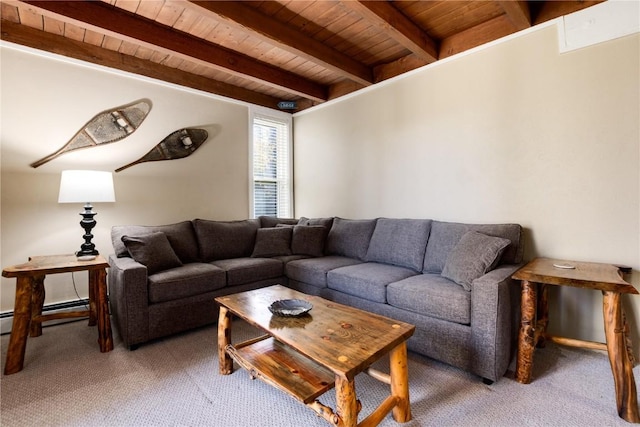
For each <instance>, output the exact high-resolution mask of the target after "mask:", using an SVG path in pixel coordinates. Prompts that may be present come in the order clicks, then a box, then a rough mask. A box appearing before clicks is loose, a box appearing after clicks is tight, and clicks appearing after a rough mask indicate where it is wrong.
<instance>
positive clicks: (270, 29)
mask: <svg viewBox="0 0 640 427" xmlns="http://www.w3.org/2000/svg"><path fill="white" fill-rule="evenodd" d="M190 3H192V4H194V5H196V6H199V8H201V9H203V10H206V11H207V12H209V13H213V14H214V15H215V17H216V18H218V19H223V20H224V21H225V22H227V23H228V24H230V25H235V26H236V27H237V26H240V27H242V28H245V29H247V28H248V29H250V30H251V31H252V32H254V33H255V35H256V36H257V37H258V38H260V39H261V40H263V41H266V42H268V43H270V44H272V45H275V46H277V47H279V48H280V49H283V50H286V51H288V52H291V53H293V54H295V55H298V56H301V57H303V58H305V59H307V60H309V61H313V62H316V63H319V64H321V65H323V66H325V67H327V68H329V69H331V70H333V71H334V72H336V73H339V74H342V75H345V76H346V77H348V78H349V79H352V80H354V81H357V82H359V83H361V84H365V85H370V84H371V83H372V82H373V73H372V72H371V69H370V68H368V67H367V66H365V65H363V64H361V63H359V62H357V61H354V60H353V58H351V57H349V56H347V55H344V54H343V53H341V52H339V51H337V50H335V49H332V48H331V47H329V46H327V45H326V44H324V43H321V42H318V41H317V40H315V39H313V38H311V37H309V36H306V35H304V34H302V33H300V32H299V31H297V30H296V29H295V28H294V27H291V26H288V25H286V24H283V23H281V22H279V21H277V20H275V19H273V18H271V17H269V16H267V15H264V14H263V13H261V12H260V11H258V10H257V9H255V8H252V7H250V6H246V5H244V4H243V3H242V2H227V1H216V2H211V1H194V0H190Z"/></svg>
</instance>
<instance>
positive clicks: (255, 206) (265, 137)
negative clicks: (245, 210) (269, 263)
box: [251, 112, 293, 218]
mask: <svg viewBox="0 0 640 427" xmlns="http://www.w3.org/2000/svg"><path fill="white" fill-rule="evenodd" d="M252 123H253V130H252V143H251V159H252V160H251V170H252V172H251V173H252V181H251V182H252V188H251V197H252V198H251V208H252V214H253V217H254V218H257V217H258V216H260V215H269V216H279V217H285V218H288V217H291V216H293V212H292V210H293V209H292V208H293V206H292V202H291V198H292V197H291V188H292V185H291V132H290V129H291V117H290V116H289V115H287V116H286V117H285V116H276V115H275V114H274V115H273V116H270V115H268V114H263V113H255V112H254V114H253V120H252Z"/></svg>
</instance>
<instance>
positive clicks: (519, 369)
mask: <svg viewBox="0 0 640 427" xmlns="http://www.w3.org/2000/svg"><path fill="white" fill-rule="evenodd" d="M521 286H522V301H521V307H520V310H521V318H520V332H519V334H518V359H517V361H516V381H518V382H519V383H522V384H529V383H530V382H531V370H532V365H533V352H534V350H535V345H536V339H535V336H536V303H537V293H538V292H537V290H538V288H537V284H536V283H534V282H529V281H528V280H523V281H522V283H521Z"/></svg>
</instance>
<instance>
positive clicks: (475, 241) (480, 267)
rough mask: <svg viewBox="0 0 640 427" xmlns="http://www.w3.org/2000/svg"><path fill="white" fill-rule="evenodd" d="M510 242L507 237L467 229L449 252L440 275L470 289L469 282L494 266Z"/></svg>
mask: <svg viewBox="0 0 640 427" xmlns="http://www.w3.org/2000/svg"><path fill="white" fill-rule="evenodd" d="M510 243H511V241H510V240H509V239H503V238H501V237H493V236H487V235H486V234H482V233H478V232H477V231H468V232H466V233H465V234H464V235H463V236H462V238H461V239H460V241H459V242H458V243H457V244H456V246H455V247H454V248H453V249H452V250H451V253H449V256H448V257H447V261H446V262H445V264H444V268H443V269H442V277H446V278H447V279H449V280H453V281H454V282H456V283H457V284H459V285H461V286H462V287H463V288H464V289H465V290H467V291H470V290H471V282H473V281H474V280H475V279H477V278H478V277H480V276H482V275H484V274H485V273H487V272H489V271H491V270H492V269H493V268H495V266H497V265H498V263H499V262H500V257H501V256H502V253H503V252H504V250H505V249H506V247H507V246H509V244H510Z"/></svg>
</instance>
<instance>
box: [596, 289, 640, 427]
mask: <svg viewBox="0 0 640 427" xmlns="http://www.w3.org/2000/svg"><path fill="white" fill-rule="evenodd" d="M602 294H603V315H604V332H605V336H606V339H607V352H608V353H609V362H610V363H611V370H612V371H613V381H614V384H615V389H616V405H617V407H618V415H620V417H621V418H622V419H624V420H625V421H628V422H630V423H640V414H639V413H638V395H637V391H636V383H635V379H634V377H633V365H632V364H631V361H630V360H629V354H628V352H627V337H626V336H625V325H624V322H623V318H622V317H623V316H622V307H621V305H620V293H618V292H613V291H602Z"/></svg>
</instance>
